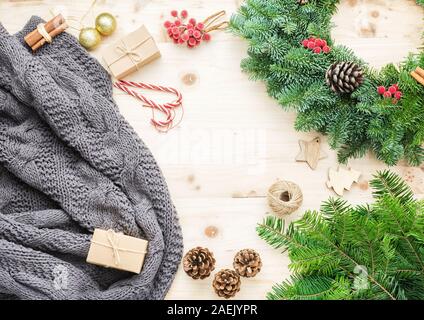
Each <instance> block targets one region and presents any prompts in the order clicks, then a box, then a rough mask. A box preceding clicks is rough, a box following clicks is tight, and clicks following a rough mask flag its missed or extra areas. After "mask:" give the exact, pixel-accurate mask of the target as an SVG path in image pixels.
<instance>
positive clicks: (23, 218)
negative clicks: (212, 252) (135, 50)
mask: <svg viewBox="0 0 424 320" xmlns="http://www.w3.org/2000/svg"><path fill="white" fill-rule="evenodd" d="M41 21H42V20H41V19H39V18H37V17H32V18H31V20H30V21H29V22H28V23H27V25H26V26H25V27H24V29H23V30H22V31H21V32H19V33H17V34H15V35H10V34H9V33H8V32H7V31H6V30H5V29H4V27H3V26H2V25H1V24H0V299H163V298H164V296H165V294H166V293H167V291H168V289H169V287H170V285H171V282H172V280H173V278H174V275H175V273H176V270H177V267H178V264H179V262H180V260H181V255H182V235H181V229H180V226H179V223H178V219H177V216H176V212H175V208H174V206H173V204H172V202H171V199H170V196H169V193H168V189H167V186H166V183H165V180H164V178H163V176H162V173H161V171H160V169H159V167H158V165H157V164H156V162H155V160H154V158H153V156H152V154H151V153H150V151H149V150H148V148H147V147H146V146H145V145H144V143H143V142H142V141H141V140H140V139H139V138H138V137H137V135H136V134H135V132H134V131H133V129H132V128H131V127H130V126H129V124H128V123H127V122H126V121H125V120H124V119H123V117H122V116H121V115H120V113H119V111H118V108H117V106H116V105H115V103H114V101H113V98H112V85H111V81H110V79H109V76H108V74H107V72H106V71H105V70H104V69H103V68H102V67H101V66H100V65H99V64H98V62H97V61H96V60H95V59H93V58H91V57H90V56H89V55H88V54H87V53H86V52H85V50H84V49H82V48H81V46H80V45H79V44H78V42H77V40H76V39H75V38H74V37H72V36H70V35H69V34H61V35H59V36H58V37H56V38H55V39H54V41H53V43H52V44H50V45H45V46H44V47H43V48H41V49H40V50H38V51H37V53H35V54H33V53H32V52H31V50H30V49H29V48H28V47H27V46H26V45H25V44H24V42H23V37H24V35H26V34H27V33H28V32H30V31H31V30H33V29H34V28H35V27H36V26H37V24H38V23H40V22H41ZM94 228H101V229H113V230H115V231H117V232H123V233H124V234H126V235H130V236H135V237H141V238H143V239H147V240H148V241H149V247H148V253H147V255H146V258H145V261H144V266H143V270H142V272H141V273H140V274H139V275H135V274H132V273H128V272H124V271H119V270H114V269H108V268H103V267H99V266H95V265H91V264H88V263H86V262H85V259H86V257H87V253H88V249H89V246H90V239H91V234H92V232H93V230H94Z"/></svg>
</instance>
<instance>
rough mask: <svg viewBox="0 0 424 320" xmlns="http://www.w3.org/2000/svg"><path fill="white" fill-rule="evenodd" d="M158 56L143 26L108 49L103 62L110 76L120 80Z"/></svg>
mask: <svg viewBox="0 0 424 320" xmlns="http://www.w3.org/2000/svg"><path fill="white" fill-rule="evenodd" d="M160 56H161V54H160V51H159V48H158V47H157V45H156V42H155V40H154V39H153V38H152V36H151V35H150V33H149V31H148V30H147V28H146V27H145V26H144V25H143V26H141V27H140V28H138V29H137V30H135V31H133V32H131V33H130V34H128V35H126V36H125V37H123V38H121V39H120V40H119V41H118V42H117V43H115V44H113V45H112V46H110V47H108V48H107V49H106V50H105V52H104V53H103V60H104V61H105V63H106V65H107V66H108V68H109V70H110V72H111V73H112V75H113V76H114V77H115V78H117V79H122V78H124V77H126V76H127V75H129V74H131V73H133V72H135V71H137V70H138V69H140V68H141V67H142V66H144V65H146V64H148V63H150V62H152V61H153V60H155V59H157V58H159V57H160Z"/></svg>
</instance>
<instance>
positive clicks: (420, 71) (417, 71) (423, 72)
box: [415, 67, 424, 78]
mask: <svg viewBox="0 0 424 320" xmlns="http://www.w3.org/2000/svg"><path fill="white" fill-rule="evenodd" d="M415 72H416V73H418V74H419V75H420V76H421V77H422V78H424V70H423V69H421V68H420V67H417V68H416V69H415Z"/></svg>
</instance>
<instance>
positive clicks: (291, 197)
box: [267, 180, 303, 216]
mask: <svg viewBox="0 0 424 320" xmlns="http://www.w3.org/2000/svg"><path fill="white" fill-rule="evenodd" d="M267 198H268V205H269V206H270V208H271V209H272V211H273V212H274V213H275V214H276V215H278V216H283V215H287V214H290V213H292V212H294V211H296V210H297V209H299V207H300V206H301V205H302V202H303V194H302V190H300V188H299V186H298V185H297V184H295V183H293V182H291V181H283V180H278V181H277V182H276V183H274V184H273V185H272V186H271V187H269V189H268V195H267Z"/></svg>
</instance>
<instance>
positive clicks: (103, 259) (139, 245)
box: [87, 229, 148, 273]
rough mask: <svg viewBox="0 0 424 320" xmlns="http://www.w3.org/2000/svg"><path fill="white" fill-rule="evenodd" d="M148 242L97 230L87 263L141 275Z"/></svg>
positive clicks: (111, 231) (110, 231) (92, 240)
mask: <svg viewBox="0 0 424 320" xmlns="http://www.w3.org/2000/svg"><path fill="white" fill-rule="evenodd" d="M147 245H148V241H146V240H143V239H139V238H134V237H130V236H126V235H124V234H122V233H116V232H114V231H113V230H102V229H95V230H94V233H93V237H92V239H91V245H90V250H89V251H88V256H87V262H88V263H91V264H96V265H100V266H104V267H109V268H114V269H119V270H124V271H130V272H134V273H140V272H141V268H142V266H143V262H144V256H145V255H146V253H147Z"/></svg>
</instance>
